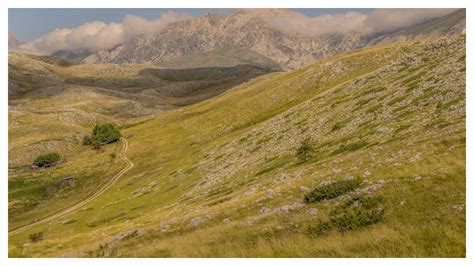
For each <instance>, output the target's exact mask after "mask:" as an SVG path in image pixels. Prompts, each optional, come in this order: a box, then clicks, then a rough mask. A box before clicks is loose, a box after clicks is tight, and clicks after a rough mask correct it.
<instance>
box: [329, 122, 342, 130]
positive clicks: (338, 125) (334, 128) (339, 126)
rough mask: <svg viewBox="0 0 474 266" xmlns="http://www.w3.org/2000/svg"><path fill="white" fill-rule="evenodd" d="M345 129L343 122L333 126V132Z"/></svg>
mask: <svg viewBox="0 0 474 266" xmlns="http://www.w3.org/2000/svg"><path fill="white" fill-rule="evenodd" d="M343 127H344V124H342V123H341V122H336V124H334V125H333V126H332V128H331V131H337V130H339V129H341V128H343Z"/></svg>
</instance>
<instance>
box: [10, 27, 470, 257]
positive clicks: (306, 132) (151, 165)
mask: <svg viewBox="0 0 474 266" xmlns="http://www.w3.org/2000/svg"><path fill="white" fill-rule="evenodd" d="M465 46H466V43H465V36H464V35H461V36H455V37H445V38H432V39H424V40H418V41H409V42H403V43H396V44H390V45H384V46H381V45H378V46H374V47H370V48H365V49H361V50H355V51H351V52H348V53H344V54H341V55H337V56H334V57H330V58H326V59H324V60H320V61H317V62H315V63H313V64H310V65H307V66H305V67H303V68H299V69H296V70H294V71H290V72H274V73H268V74H265V75H261V76H258V77H254V78H252V79H250V80H247V81H246V82H244V83H241V84H239V85H237V86H234V87H232V88H231V89H228V90H226V91H225V92H223V93H221V94H220V95H218V96H216V97H213V98H209V99H207V100H204V101H201V102H198V103H195V104H192V105H188V106H185V107H181V108H178V109H172V110H168V111H166V112H161V113H158V114H154V115H149V116H144V117H135V118H128V117H120V118H117V117H115V116H114V115H113V113H112V114H110V113H109V114H107V113H105V112H103V110H102V111H101V110H100V109H99V110H98V109H97V107H101V108H103V109H105V110H107V108H112V107H108V105H109V104H110V105H112V104H115V103H117V105H118V104H119V103H120V101H121V100H122V98H120V97H116V96H110V95H108V94H104V93H98V92H96V91H90V90H87V91H83V86H85V87H90V86H89V85H87V84H86V83H84V82H85V81H84V80H81V79H79V81H74V84H75V86H80V87H78V94H77V95H76V94H69V93H68V94H67V95H66V94H54V95H46V94H42V97H40V98H38V99H37V100H34V101H28V102H21V99H18V104H22V105H23V106H20V107H18V108H19V109H20V110H30V111H31V112H33V111H34V112H38V110H45V109H46V110H53V109H54V111H53V112H52V114H50V115H49V116H47V117H48V119H49V121H48V120H46V118H41V119H39V118H38V116H36V115H35V114H31V113H30V114H29V115H27V116H15V112H13V113H11V114H10V117H9V126H10V129H9V130H10V131H9V134H11V135H12V136H11V137H9V144H10V145H11V147H13V148H12V150H10V157H12V158H14V157H15V156H18V154H22V153H23V152H24V151H21V150H19V148H18V150H15V149H16V147H22V145H23V144H25V143H29V144H31V143H33V142H34V141H35V140H38V139H40V138H42V137H44V136H45V135H48V134H51V133H54V134H58V135H57V138H59V139H61V140H62V139H64V138H66V137H69V138H72V137H73V136H74V135H75V132H76V130H78V129H75V128H74V129H73V128H64V127H61V125H60V124H58V123H63V122H64V121H65V120H64V117H63V116H62V115H59V114H60V113H61V112H64V110H65V109H68V108H70V107H71V106H76V105H79V106H83V107H82V108H85V109H84V112H85V111H87V110H89V114H90V115H91V116H92V117H96V116H98V115H101V116H103V117H104V118H106V119H115V120H114V121H115V122H116V123H117V124H119V126H120V128H121V131H122V134H123V136H124V137H125V138H126V139H127V140H128V143H129V149H128V151H127V152H126V154H125V156H127V157H128V159H130V160H131V161H132V162H133V163H134V167H133V168H132V169H130V170H129V171H128V172H127V173H126V174H124V175H123V176H121V177H120V179H119V180H117V182H116V183H114V185H113V186H112V187H111V188H109V189H108V190H107V191H105V193H104V194H102V195H101V196H100V197H98V198H96V199H94V200H93V201H91V202H89V203H88V204H86V205H84V206H83V207H82V208H80V209H79V210H77V211H76V212H73V213H70V214H68V215H66V216H63V217H60V218H58V219H55V220H52V221H49V222H47V223H42V224H38V225H36V226H35V227H33V228H29V229H27V230H25V231H22V232H19V233H15V234H11V235H10V236H9V256H11V257H31V256H32V257H464V256H465V255H466V235H465V230H466V213H465V202H466V190H465V189H466V161H465V160H466V153H465V152H466V109H465V108H466V99H465V93H466V85H465V75H466V69H465V51H466V47H465ZM28 60H29V59H28ZM196 61H198V60H196ZM100 66H101V65H99V66H97V67H100ZM80 67H83V66H81V65H78V66H76V65H73V66H69V67H66V68H56V67H53V68H52V69H53V70H54V71H51V69H50V68H51V64H48V65H43V64H42V63H40V64H39V65H38V66H36V65H35V70H34V71H38V72H40V71H41V73H44V74H43V76H44V78H45V79H46V80H54V79H52V78H51V76H54V78H56V77H57V76H58V74H57V73H59V72H60V71H59V70H57V69H60V70H61V71H66V70H67V71H71V72H72V73H73V76H74V78H78V75H79V74H78V73H89V72H87V71H91V72H90V73H91V75H90V76H94V77H96V76H97V79H96V80H94V84H108V82H110V81H109V80H108V79H109V77H108V76H107V75H106V74H107V73H109V71H111V70H110V69H112V70H113V71H115V70H114V69H115V67H116V68H119V69H122V68H123V66H120V67H119V66H114V65H104V66H103V69H102V68H99V69H100V71H99V70H98V69H97V68H96V67H84V70H83V71H84V72H81V71H77V70H78V69H80ZM213 67H214V66H213ZM145 69H147V70H146V71H145ZM189 69H190V68H186V71H188V70H189ZM192 69H194V71H196V68H192ZM72 70H74V71H72ZM86 70H87V71H86ZM101 71H104V72H101ZM117 71H118V70H117ZM122 71H124V72H123V73H122V74H121V76H124V75H130V76H133V77H139V78H140V79H142V78H143V79H145V77H146V78H147V79H150V80H155V79H159V80H160V81H161V80H165V81H170V80H174V79H176V72H175V71H180V69H164V70H163V69H160V68H159V67H154V68H151V67H149V65H146V66H145V67H142V66H141V65H140V66H139V65H128V66H126V68H125V70H123V69H122ZM20 72H21V73H20ZM20 72H19V73H17V74H18V75H23V74H24V73H25V71H20ZM35 73H36V72H35ZM61 73H64V72H61ZM67 73H70V72H67ZM101 73H103V74H101ZM212 73H213V75H216V78H218V77H219V74H216V73H219V71H217V72H216V71H215V69H213V71H212ZM99 74H100V75H99ZM82 75H84V76H87V75H86V74H81V78H82ZM188 75H191V76H192V75H196V76H195V77H196V78H197V77H201V75H202V70H199V68H198V70H197V72H192V73H186V75H184V76H185V77H188ZM15 77H16V76H15ZM60 77H62V76H60ZM193 79H194V78H193ZM62 82H64V80H62ZM117 83H118V82H117ZM85 84H86V85H87V86H86V85H85ZM104 87H107V86H105V85H104ZM86 92H87V93H91V94H93V97H92V96H91V95H86V96H83V97H84V98H81V97H80V95H81V94H82V93H86ZM62 97H65V98H62ZM108 97H111V98H110V99H109V98H108ZM30 99H32V98H30ZM81 99H86V100H85V101H87V104H85V105H83V101H82V100H81ZM90 99H96V101H97V102H92V103H91V102H90V101H91V100H90ZM102 105H104V106H102ZM84 106H85V107H84ZM90 106H95V108H92V109H90ZM86 107H87V108H86ZM10 108H12V109H14V108H16V107H14V105H12V106H11V107H10ZM117 108H118V109H119V110H123V109H124V107H117ZM90 110H92V111H90ZM41 115H44V114H41ZM36 123H41V125H42V123H44V126H41V127H40V126H35V127H31V125H33V124H36ZM46 125H48V126H46ZM76 125H77V121H76V120H70V121H69V123H68V126H69V127H75V126H76ZM81 127H82V129H81V130H86V129H87V128H88V127H89V129H90V128H91V125H90V126H88V124H87V123H85V124H83V126H81ZM32 132H34V133H35V134H32ZM59 134H62V135H59ZM27 146H28V145H27ZM54 148H55V147H52V148H51V147H46V148H45V150H48V149H54ZM120 148H121V147H120V144H116V145H109V146H106V147H105V148H104V149H103V150H101V151H93V150H90V149H89V148H87V147H83V146H80V145H75V146H72V149H70V150H69V151H68V153H67V154H68V160H67V162H66V163H65V164H63V165H60V166H58V167H54V168H50V169H44V170H39V171H31V170H29V169H27V167H25V166H24V165H22V164H21V163H18V164H12V165H11V167H10V175H9V230H14V229H18V228H21V227H22V226H25V225H27V224H30V223H32V222H34V221H40V220H41V219H44V218H46V217H49V216H51V215H53V214H54V213H57V212H58V211H60V210H61V209H62V208H65V207H67V206H71V205H73V204H75V203H77V202H79V201H81V200H83V199H84V198H87V195H88V194H90V193H93V191H94V189H97V187H99V186H97V185H96V186H94V185H92V184H97V183H99V184H103V183H105V182H107V180H109V179H110V178H111V177H112V176H113V175H114V174H115V173H117V172H118V171H120V169H122V168H123V167H126V165H125V164H124V163H123V162H121V161H120V160H114V159H111V158H112V157H111V156H109V155H110V154H111V153H113V152H118V150H119V149H120ZM301 154H303V155H305V156H304V157H301ZM20 157H21V156H20ZM301 158H303V159H301ZM19 161H21V160H20V159H19ZM91 169H94V171H91ZM69 176H74V177H75V178H76V179H77V182H82V184H84V185H81V186H66V187H61V184H62V180H64V178H66V177H69ZM58 184H59V185H58ZM347 184H350V186H349V185H347ZM58 187H59V188H58ZM311 191H312V192H313V194H311V193H310V192H311ZM318 191H323V192H318ZM314 193H323V195H326V196H325V197H326V198H324V199H323V200H316V201H314V202H313V201H308V200H307V201H305V198H307V197H309V196H308V195H316V194H314ZM324 193H326V194H324ZM331 193H332V194H331ZM38 235H41V236H42V239H41V241H32V240H30V239H31V238H33V239H35V236H38Z"/></svg>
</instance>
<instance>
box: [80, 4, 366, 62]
mask: <svg viewBox="0 0 474 266" xmlns="http://www.w3.org/2000/svg"><path fill="white" fill-rule="evenodd" d="M287 12H288V11H286V10H268V9H265V10H242V11H239V12H237V13H235V14H234V15H231V16H228V17H226V16H220V15H215V14H210V13H207V14H205V15H203V16H200V17H198V18H196V19H193V20H187V21H182V22H178V23H175V24H172V25H170V26H169V27H168V28H167V29H166V30H164V31H163V32H160V33H158V34H155V35H150V36H147V35H142V36H138V37H136V38H134V39H132V40H131V41H130V42H128V43H126V44H123V45H120V46H118V47H116V48H113V49H110V50H102V51H98V52H96V53H93V54H91V55H89V56H87V57H85V58H83V62H85V63H137V62H153V63H157V62H162V61H168V60H171V59H174V58H179V57H182V56H185V55H191V54H195V53H199V52H205V51H210V50H214V49H218V48H226V47H240V48H245V49H251V50H253V51H255V52H258V53H260V54H262V55H264V56H266V57H269V58H271V59H273V60H275V61H277V62H278V63H279V64H280V65H281V66H282V67H283V68H284V69H294V68H297V67H300V66H303V65H305V64H308V63H310V62H313V61H314V60H315V59H318V58H322V57H326V56H329V55H333V54H336V53H341V52H344V51H348V50H351V49H354V48H359V47H362V46H364V44H365V43H366V41H365V39H364V36H362V35H358V34H353V35H342V34H326V35H321V36H317V37H306V36H301V35H296V34H295V35H287V34H283V33H281V32H279V31H277V30H275V29H273V28H272V27H270V25H269V24H268V22H267V19H269V18H273V17H275V16H285V15H287Z"/></svg>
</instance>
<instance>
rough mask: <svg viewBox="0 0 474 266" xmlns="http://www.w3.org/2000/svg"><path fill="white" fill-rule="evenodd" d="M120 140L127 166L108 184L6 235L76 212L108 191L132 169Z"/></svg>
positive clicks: (131, 163)
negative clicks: (64, 207) (76, 201)
mask: <svg viewBox="0 0 474 266" xmlns="http://www.w3.org/2000/svg"><path fill="white" fill-rule="evenodd" d="M120 140H121V141H122V142H123V147H122V149H121V150H120V154H119V156H120V159H121V160H122V161H124V162H125V163H126V164H127V166H126V167H125V168H123V169H122V170H120V172H118V173H117V174H116V175H114V176H113V177H112V178H111V179H110V180H109V182H107V184H105V185H104V186H103V187H101V188H100V189H99V190H98V191H96V192H95V193H94V194H92V195H91V196H90V197H89V198H87V199H84V200H83V201H80V202H78V203H76V204H75V205H73V206H71V207H69V208H67V209H65V210H62V211H60V212H58V213H56V214H53V215H51V216H49V217H46V218H44V219H42V220H39V221H36V222H34V223H32V224H29V225H25V226H23V227H20V228H18V229H15V230H13V231H10V232H8V235H9V236H10V235H14V234H17V233H20V232H23V231H25V230H27V229H29V228H31V227H33V226H35V225H38V224H41V223H45V222H49V221H52V220H55V219H58V218H60V217H62V216H64V215H66V214H70V213H72V212H74V211H76V210H78V209H79V208H80V207H82V206H84V205H86V204H87V203H89V202H91V201H93V200H94V199H96V198H97V197H99V196H100V195H102V194H103V193H104V192H105V191H106V190H107V189H109V188H110V187H111V186H112V185H113V184H114V183H115V182H116V181H117V180H118V179H119V178H120V177H121V176H122V175H123V174H125V173H126V172H128V171H129V170H130V169H132V168H133V162H132V161H130V160H129V159H128V158H127V157H126V156H125V153H126V152H127V150H128V141H127V140H126V139H125V138H120Z"/></svg>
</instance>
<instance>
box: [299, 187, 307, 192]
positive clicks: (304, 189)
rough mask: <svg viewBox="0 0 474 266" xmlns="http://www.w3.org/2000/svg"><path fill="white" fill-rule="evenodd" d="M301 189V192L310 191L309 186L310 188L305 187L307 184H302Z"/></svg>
mask: <svg viewBox="0 0 474 266" xmlns="http://www.w3.org/2000/svg"><path fill="white" fill-rule="evenodd" d="M300 191H301V192H308V191H309V188H308V187H305V186H300Z"/></svg>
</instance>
